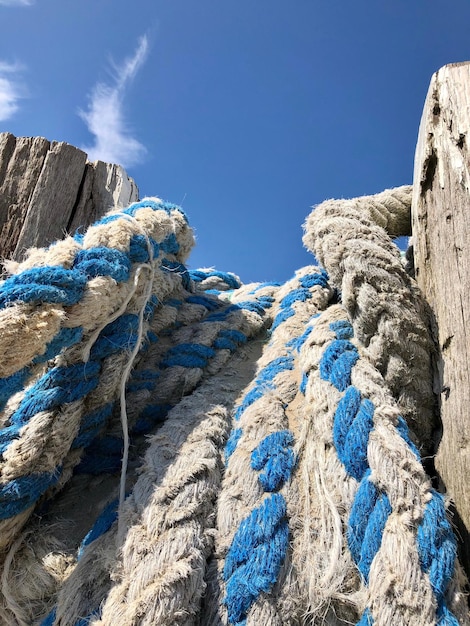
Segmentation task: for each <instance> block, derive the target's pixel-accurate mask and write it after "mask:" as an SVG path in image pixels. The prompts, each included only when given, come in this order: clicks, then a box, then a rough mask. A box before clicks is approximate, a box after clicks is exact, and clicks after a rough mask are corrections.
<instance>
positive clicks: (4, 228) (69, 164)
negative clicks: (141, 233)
mask: <svg viewBox="0 0 470 626" xmlns="http://www.w3.org/2000/svg"><path fill="white" fill-rule="evenodd" d="M137 199H138V189H137V186H136V184H135V182H134V181H133V180H132V178H129V176H128V175H127V174H126V172H125V171H124V169H123V168H122V166H120V165H114V164H109V163H103V162H102V161H95V162H94V163H90V162H88V161H87V155H86V154H85V152H83V151H82V150H80V149H79V148H75V147H74V146H71V145H69V144H67V143H65V142H57V141H52V142H49V141H47V139H44V138H43V137H14V136H13V135H12V134H11V133H0V256H1V257H3V258H13V259H15V260H21V257H22V254H23V252H24V251H25V250H27V249H28V248H30V247H32V246H35V247H43V246H47V245H48V244H50V243H52V242H53V241H55V240H57V239H62V237H63V236H64V234H65V233H73V232H74V231H75V230H76V229H77V228H78V227H82V228H86V227H87V226H89V225H90V224H91V223H93V222H94V221H96V220H97V219H98V218H100V217H102V216H103V215H104V214H105V213H106V211H108V209H110V208H111V207H113V206H118V207H119V206H122V207H126V206H127V205H128V204H130V203H131V202H134V201H135V200H137Z"/></svg>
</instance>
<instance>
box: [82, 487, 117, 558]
mask: <svg viewBox="0 0 470 626" xmlns="http://www.w3.org/2000/svg"><path fill="white" fill-rule="evenodd" d="M118 507H119V500H118V499H116V500H113V501H112V502H110V503H109V504H108V505H107V506H106V507H105V508H104V509H103V511H102V512H101V513H100V515H99V516H98V518H97V519H96V521H95V523H94V524H93V527H92V528H91V530H90V531H89V532H88V533H87V534H86V535H85V537H84V538H83V541H82V543H81V544H80V546H79V548H78V552H77V558H78V559H79V560H80V559H81V558H82V556H83V553H84V552H85V548H86V547H87V546H88V545H89V544H90V543H92V542H93V541H95V539H98V537H101V535H104V533H105V532H107V531H108V530H109V529H110V528H111V526H112V525H113V524H114V522H115V521H116V520H117V518H118Z"/></svg>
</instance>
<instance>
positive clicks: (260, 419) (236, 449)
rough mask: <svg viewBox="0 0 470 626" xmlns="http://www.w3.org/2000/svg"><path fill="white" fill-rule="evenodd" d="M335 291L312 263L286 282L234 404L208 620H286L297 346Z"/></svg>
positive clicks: (204, 618) (205, 621)
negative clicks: (265, 340)
mask: <svg viewBox="0 0 470 626" xmlns="http://www.w3.org/2000/svg"><path fill="white" fill-rule="evenodd" d="M330 295H331V292H330V290H329V288H328V286H327V282H326V274H325V273H324V272H322V271H319V270H318V268H311V267H310V268H305V269H304V270H303V271H301V272H299V273H298V274H297V276H296V277H295V278H294V279H293V280H292V281H289V282H288V283H287V284H286V285H284V286H283V287H282V288H281V289H280V292H279V295H278V298H279V301H280V302H279V308H278V313H277V315H276V317H275V319H274V323H273V327H272V335H271V340H270V342H269V344H268V346H267V347H266V349H265V351H264V353H263V356H262V358H261V359H260V361H259V369H258V373H257V376H256V378H255V379H254V382H253V384H252V385H251V387H250V388H249V390H248V392H247V393H246V395H245V396H244V398H243V400H242V401H241V403H240V404H239V406H238V408H237V409H236V411H235V416H234V418H235V424H234V428H233V430H232V434H231V436H230V439H229V441H228V444H227V447H226V458H227V468H226V473H225V477H224V481H223V485H222V490H221V494H220V497H219V503H218V513H217V528H218V530H217V537H216V539H217V541H216V554H217V560H215V561H214V562H213V564H212V572H210V573H209V578H210V581H209V585H210V586H209V590H208V594H207V598H206V601H205V606H204V611H203V614H202V623H203V624H218V623H228V624H233V625H235V624H245V623H247V624H264V623H266V624H268V623H269V624H273V625H274V624H283V623H287V622H286V620H285V616H286V611H283V607H282V606H279V605H278V603H277V601H276V596H277V595H278V592H277V591H275V590H277V587H278V586H279V585H282V581H281V580H280V579H279V577H280V575H281V574H280V573H281V568H282V566H284V565H285V563H286V560H287V559H288V544H289V525H288V521H287V504H286V495H285V489H287V485H288V483H289V480H290V477H291V474H292V471H293V469H294V463H295V455H294V453H293V444H294V433H293V432H292V431H291V430H290V427H289V421H288V417H287V414H286V407H287V406H288V405H289V404H290V403H291V402H292V400H293V399H294V397H295V396H296V394H297V391H298V381H297V380H296V378H295V375H294V367H295V365H294V358H293V354H292V351H293V347H292V346H293V339H295V337H298V336H299V335H302V333H303V330H304V324H305V322H306V321H307V320H308V319H309V318H310V316H311V315H312V314H313V312H316V311H317V310H318V308H319V307H320V308H321V307H324V306H326V304H327V302H328V299H329V297H330ZM217 570H218V574H217ZM281 578H284V576H283V575H282V576H281ZM287 603H288V604H291V602H290V599H287ZM287 613H289V611H287Z"/></svg>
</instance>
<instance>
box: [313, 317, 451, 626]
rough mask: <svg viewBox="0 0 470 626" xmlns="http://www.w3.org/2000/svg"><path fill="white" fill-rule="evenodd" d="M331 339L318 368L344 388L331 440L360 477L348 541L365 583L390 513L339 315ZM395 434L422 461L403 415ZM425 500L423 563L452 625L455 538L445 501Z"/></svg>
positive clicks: (370, 419) (364, 624)
mask: <svg viewBox="0 0 470 626" xmlns="http://www.w3.org/2000/svg"><path fill="white" fill-rule="evenodd" d="M330 330H332V331H333V332H334V333H335V337H336V339H334V340H333V341H332V342H331V343H330V345H329V346H328V347H327V348H326V350H325V351H324V353H323V356H322V358H321V360H320V365H319V371H320V376H321V378H322V379H323V380H328V381H329V382H330V383H331V384H332V385H334V386H335V387H336V389H338V391H341V392H344V393H343V396H342V397H341V399H340V401H339V403H338V406H337V408H336V411H335V415H334V420H333V442H334V445H335V448H336V451H337V454H338V458H339V459H340V460H341V462H342V463H343V465H344V467H345V469H346V471H347V473H348V474H349V475H350V476H352V477H353V478H355V479H356V480H357V481H358V482H359V487H358V490H357V492H356V496H355V499H354V502H353V505H352V507H351V512H350V516H349V521H348V529H347V539H348V546H349V550H350V552H351V555H352V557H353V560H354V562H355V563H356V565H357V567H358V569H359V571H360V573H361V575H362V577H363V579H364V581H365V583H366V584H367V583H368V579H369V572H370V567H371V564H372V561H373V559H374V557H375V555H376V554H377V552H378V551H379V549H380V545H381V541H382V535H383V532H384V528H385V525H386V522H387V519H388V517H389V515H390V514H391V512H392V508H391V505H390V501H389V499H388V496H387V494H386V493H384V492H382V491H380V490H379V489H378V487H377V486H376V485H375V484H374V483H373V482H372V481H371V479H370V476H371V473H370V468H369V463H368V459H367V446H368V441H369V435H370V432H371V431H372V429H373V428H374V411H375V406H374V404H373V403H372V402H371V401H370V400H369V399H367V398H363V397H362V394H361V392H360V391H359V390H358V389H357V388H356V387H354V386H352V385H351V371H352V368H353V367H354V365H355V363H356V362H357V360H358V359H359V354H358V352H357V349H356V347H355V346H354V345H353V344H352V343H351V342H350V341H349V339H351V337H352V336H353V329H352V326H351V324H350V323H349V322H348V321H346V320H340V321H337V322H333V323H332V324H330ZM396 428H397V430H398V432H399V434H400V435H401V437H402V438H403V439H404V441H405V442H406V443H407V444H408V445H409V446H410V449H411V450H412V451H413V453H414V455H415V456H416V458H417V459H418V460H420V455H419V452H418V450H417V448H416V446H415V445H414V444H413V442H412V441H411V439H410V436H409V431H408V427H407V425H406V423H405V421H404V419H403V418H402V417H400V418H399V419H398V423H397V426H396ZM431 494H432V497H431V500H430V501H429V503H428V504H427V505H426V508H425V511H424V515H423V519H422V521H421V522H420V524H419V527H418V531H417V544H418V551H419V555H420V561H421V567H422V569H423V571H424V572H426V573H427V574H428V575H429V579H430V582H431V586H432V588H433V592H434V594H435V597H436V600H437V618H438V624H439V626H456V625H457V624H458V622H457V620H456V619H455V616H454V615H453V614H452V613H451V612H450V611H449V609H448V608H447V606H446V603H445V593H446V590H447V588H448V586H449V583H450V581H451V579H452V576H453V574H454V563H455V559H456V540H455V537H454V534H453V532H452V528H451V526H450V524H449V522H448V520H447V518H446V511H445V505H444V500H443V498H442V496H441V495H440V494H438V493H437V492H436V491H434V490H433V491H432V492H431ZM372 624H373V618H372V614H371V613H370V611H369V610H368V609H367V610H366V611H365V612H364V614H363V615H362V617H361V619H360V621H359V622H358V625H357V626H370V625H372Z"/></svg>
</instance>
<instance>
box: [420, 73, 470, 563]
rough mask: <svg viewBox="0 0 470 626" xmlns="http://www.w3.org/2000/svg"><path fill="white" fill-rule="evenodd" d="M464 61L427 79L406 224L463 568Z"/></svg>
mask: <svg viewBox="0 0 470 626" xmlns="http://www.w3.org/2000/svg"><path fill="white" fill-rule="evenodd" d="M469 144H470V62H466V63H457V64H452V65H447V66H445V67H443V68H441V69H440V70H439V71H438V72H436V73H435V74H434V75H433V77H432V80H431V84H430V87H429V91H428V95H427V99H426V102H425V106H424V110H423V115H422V119H421V125H420V129H419V137H418V143H417V147H416V156H415V171H414V187H413V202H412V229H413V243H414V256H415V270H416V279H417V282H418V285H419V287H420V288H421V290H422V292H423V294H424V296H425V298H426V300H427V301H428V303H429V304H430V307H431V309H432V317H433V320H432V321H433V330H434V334H435V341H436V347H437V350H436V355H435V380H434V383H435V392H436V394H437V397H438V399H439V408H440V414H441V419H442V432H441V433H437V434H436V439H437V441H438V448H437V454H436V458H435V467H436V470H437V473H438V475H439V479H440V481H441V487H443V488H445V490H446V491H447V493H448V494H449V495H450V497H451V498H452V500H453V502H454V503H455V510H456V515H455V517H454V521H455V523H456V525H457V528H458V533H459V534H460V535H461V537H460V539H461V551H462V560H463V562H464V565H465V567H466V570H467V573H468V572H469V571H470V545H469V534H468V531H469V530H470V487H469V477H470V156H469Z"/></svg>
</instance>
